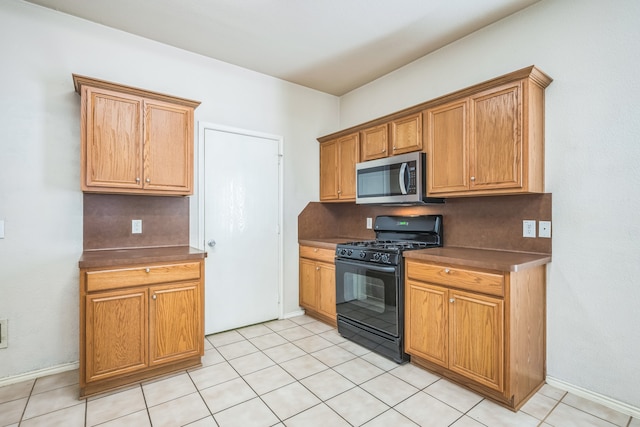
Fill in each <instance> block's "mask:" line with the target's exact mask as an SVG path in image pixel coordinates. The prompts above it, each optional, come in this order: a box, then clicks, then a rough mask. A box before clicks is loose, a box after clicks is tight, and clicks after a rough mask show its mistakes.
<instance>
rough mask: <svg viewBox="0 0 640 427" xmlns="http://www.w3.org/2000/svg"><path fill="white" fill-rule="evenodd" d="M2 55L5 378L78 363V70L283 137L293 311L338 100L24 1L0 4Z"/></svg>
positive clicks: (0, 287)
mask: <svg viewBox="0 0 640 427" xmlns="http://www.w3.org/2000/svg"><path fill="white" fill-rule="evenodd" d="M215 42H216V41H212V43H215ZM222 42H224V41H222ZM0 62H1V65H0V219H4V220H5V228H6V237H5V239H3V240H0V318H2V319H4V318H8V319H9V348H8V349H4V350H0V381H1V380H2V378H5V377H15V376H17V375H19V374H22V373H27V372H32V371H35V370H38V369H45V368H51V367H55V366H58V365H64V364H66V363H74V362H77V360H78V270H77V262H78V259H79V257H80V255H81V253H82V193H81V192H80V173H79V170H80V166H79V157H80V97H79V96H78V95H77V94H76V93H75V92H74V91H73V82H72V79H71V73H78V74H83V75H87V76H91V77H96V78H100V79H104V80H109V81H114V82H120V83H123V84H127V85H131V86H137V87H141V88H145V89H149V90H154V91H158V92H164V93H169V94H172V95H176V96H181V97H185V98H191V99H196V100H199V101H202V104H201V105H200V107H199V108H198V109H197V110H196V114H195V119H196V121H204V122H210V123H217V124H221V125H226V126H232V127H237V128H243V129H248V130H253V131H257V132H264V133H269V134H275V135H282V136H284V156H285V160H284V161H285V163H284V179H285V183H284V209H285V212H284V258H285V266H284V271H285V277H284V281H285V300H284V311H285V313H286V312H292V311H295V310H298V309H299V307H298V276H297V272H298V257H297V253H298V248H297V215H298V213H299V212H300V211H301V210H302V209H303V208H304V206H305V205H306V204H307V202H308V201H309V200H317V199H318V145H317V144H318V143H317V141H316V137H317V136H318V135H324V134H327V133H330V132H333V131H335V130H336V129H337V127H338V120H339V99H338V98H337V97H334V96H332V95H327V94H324V93H321V92H317V91H313V90H310V89H307V88H304V87H301V86H297V85H293V84H290V83H287V82H284V81H282V80H278V79H274V78H272V77H268V76H265V75H261V74H258V73H255V72H252V71H248V70H246V69H242V68H239V67H235V66H231V65H229V64H225V63H222V62H220V61H215V60H211V59H208V58H205V57H203V56H199V55H195V54H191V53H188V52H185V51H182V50H179V49H175V48H172V47H169V46H166V45H162V44H159V43H155V42H152V41H149V40H146V39H142V38H139V37H135V36H132V35H129V34H126V33H123V32H119V31H115V30H112V29H109V28H106V27H103V26H100V25H97V24H93V23H90V22H88V21H83V20H80V19H76V18H73V17H70V16H67V15H64V14H61V13H57V12H54V11H51V10H48V9H44V8H40V7H38V6H34V5H31V4H27V3H23V2H21V1H18V0H4V1H2V2H1V3H0ZM192 200H193V199H192ZM194 204H197V200H194ZM191 214H192V216H193V215H194V214H197V209H193V208H192V210H191ZM191 223H192V224H197V221H193V220H192V221H191ZM192 231H193V230H192ZM192 234H194V233H192ZM196 244H197V243H196ZM240 267H241V266H240Z"/></svg>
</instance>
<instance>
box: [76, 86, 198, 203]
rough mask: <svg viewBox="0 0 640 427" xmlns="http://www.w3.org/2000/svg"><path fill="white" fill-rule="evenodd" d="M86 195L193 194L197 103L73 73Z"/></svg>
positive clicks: (82, 178)
mask: <svg viewBox="0 0 640 427" xmlns="http://www.w3.org/2000/svg"><path fill="white" fill-rule="evenodd" d="M73 81H74V84H75V89H76V92H78V93H79V94H80V95H81V110H80V124H81V126H80V128H81V174H80V175H81V188H82V191H85V192H93V193H120V194H148V195H189V194H193V113H194V110H195V108H196V107H197V106H198V105H200V103H199V102H197V101H191V100H188V99H183V98H176V97H173V96H169V95H164V94H159V93H155V92H150V91H146V90H142V89H137V88H133V87H128V86H122V85H119V84H115V83H110V82H105V81H102V80H97V79H92V78H89V77H83V76H78V75H75V74H74V75H73Z"/></svg>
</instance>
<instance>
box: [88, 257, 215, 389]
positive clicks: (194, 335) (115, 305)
mask: <svg viewBox="0 0 640 427" xmlns="http://www.w3.org/2000/svg"><path fill="white" fill-rule="evenodd" d="M203 284H204V261H202V260H200V261H185V262H175V263H155V264H148V265H146V264H145V265H132V266H122V267H108V268H83V269H80V397H85V396H89V395H92V394H95V393H100V392H103V391H106V390H109V389H112V388H116V387H119V386H123V385H126V384H129V383H133V382H137V381H140V380H143V379H147V378H150V377H153V376H156V375H161V374H166V373H169V372H172V371H176V370H180V369H186V368H188V367H193V366H199V365H200V364H201V356H202V355H204V316H203V312H204V308H203V304H204V298H203V297H204V295H203V293H204V291H203Z"/></svg>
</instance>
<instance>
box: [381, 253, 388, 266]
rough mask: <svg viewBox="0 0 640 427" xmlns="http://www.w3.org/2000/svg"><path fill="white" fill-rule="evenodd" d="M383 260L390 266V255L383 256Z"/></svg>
mask: <svg viewBox="0 0 640 427" xmlns="http://www.w3.org/2000/svg"><path fill="white" fill-rule="evenodd" d="M381 260H382V262H384V263H385V264H389V254H382V257H381Z"/></svg>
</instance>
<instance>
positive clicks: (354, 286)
mask: <svg viewBox="0 0 640 427" xmlns="http://www.w3.org/2000/svg"><path fill="white" fill-rule="evenodd" d="M374 230H375V232H376V239H375V240H366V241H355V242H347V243H341V244H338V245H337V247H336V310H337V313H338V332H339V333H340V334H341V335H342V336H344V337H345V338H347V339H350V340H352V341H354V342H357V343H359V344H361V345H363V346H365V347H367V348H369V349H371V350H373V351H375V352H378V353H379V354H382V355H384V356H387V357H390V358H392V359H393V360H395V361H396V362H398V363H402V362H404V361H406V360H408V356H407V355H406V354H405V353H404V350H403V345H404V260H403V257H402V254H403V252H405V251H409V250H418V249H428V248H434V247H440V246H442V215H419V216H388V215H387V216H378V217H376V220H375V225H374Z"/></svg>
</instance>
